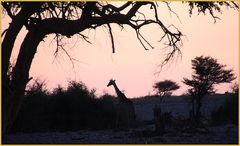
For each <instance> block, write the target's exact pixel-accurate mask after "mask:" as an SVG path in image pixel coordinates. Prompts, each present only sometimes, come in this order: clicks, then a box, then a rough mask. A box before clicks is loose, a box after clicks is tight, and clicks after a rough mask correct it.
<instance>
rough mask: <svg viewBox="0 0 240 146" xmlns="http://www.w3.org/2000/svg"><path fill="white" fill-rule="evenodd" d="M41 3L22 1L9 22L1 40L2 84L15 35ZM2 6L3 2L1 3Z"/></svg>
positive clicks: (5, 77) (5, 80)
mask: <svg viewBox="0 0 240 146" xmlns="http://www.w3.org/2000/svg"><path fill="white" fill-rule="evenodd" d="M41 5H42V3H30V2H26V3H24V5H23V7H22V9H21V10H20V12H19V13H18V14H17V15H16V16H14V18H12V22H11V23H10V25H9V27H8V29H7V31H6V34H5V37H4V39H3V42H2V81H3V85H5V84H6V83H7V82H8V80H7V71H8V66H9V61H10V57H11V54H12V50H13V46H14V43H15V40H16V38H17V35H18V34H19V32H20V30H21V29H22V27H23V25H24V24H26V22H27V20H28V19H29V17H30V16H31V15H32V14H33V13H34V12H35V11H36V10H37V9H39V8H40V7H41ZM3 7H4V4H3Z"/></svg>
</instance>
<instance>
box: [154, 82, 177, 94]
mask: <svg viewBox="0 0 240 146" xmlns="http://www.w3.org/2000/svg"><path fill="white" fill-rule="evenodd" d="M153 88H154V89H155V90H156V92H157V94H158V95H160V96H167V95H171V94H172V91H174V90H177V89H179V88H180V86H179V85H178V84H177V83H176V82H174V81H171V80H164V81H159V82H156V83H155V84H154V85H153Z"/></svg>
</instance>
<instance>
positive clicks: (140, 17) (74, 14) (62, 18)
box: [1, 1, 238, 133]
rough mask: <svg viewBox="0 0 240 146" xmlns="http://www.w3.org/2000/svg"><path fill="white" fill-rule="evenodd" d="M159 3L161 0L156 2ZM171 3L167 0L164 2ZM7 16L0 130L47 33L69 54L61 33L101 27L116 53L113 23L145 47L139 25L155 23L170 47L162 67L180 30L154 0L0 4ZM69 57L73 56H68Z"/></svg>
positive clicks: (214, 5)
mask: <svg viewBox="0 0 240 146" xmlns="http://www.w3.org/2000/svg"><path fill="white" fill-rule="evenodd" d="M159 3H160V2H159ZM162 3H164V4H166V5H167V6H168V7H169V10H170V11H171V12H172V10H171V8H170V6H169V3H168V2H162ZM188 4H189V6H190V9H189V12H190V13H191V12H192V9H193V8H194V7H196V8H197V9H198V11H199V13H200V12H203V13H205V11H206V10H208V11H209V13H210V14H211V15H212V17H213V18H214V20H215V19H216V18H217V17H215V15H214V13H213V12H214V11H215V10H217V11H221V9H220V7H221V6H222V5H225V6H227V7H231V8H238V5H237V4H236V3H235V2H188ZM1 5H2V7H3V9H4V11H5V12H6V14H7V15H8V16H9V17H10V18H11V23H10V25H9V27H8V28H7V29H6V30H5V31H3V33H2V36H3V41H2V91H3V92H2V124H3V126H2V130H3V133H5V132H6V131H8V129H9V128H10V127H11V125H12V123H13V121H14V119H15V118H16V115H17V113H18V111H19V109H20V107H21V104H22V101H23V99H22V98H23V95H24V92H25V87H26V84H27V83H28V82H29V80H30V79H31V77H29V70H30V67H31V64H32V60H33V58H34V55H35V53H36V51H37V47H38V45H39V43H40V42H41V41H43V40H44V38H45V37H47V36H48V35H49V34H55V35H56V37H55V39H56V41H57V47H56V51H55V52H56V54H57V53H58V52H59V50H60V49H62V50H63V51H64V52H65V53H66V54H67V55H68V56H69V54H68V53H67V50H65V49H64V48H63V46H62V45H61V43H60V42H61V39H62V37H63V36H64V37H67V38H70V37H72V36H73V35H79V37H81V38H82V39H83V40H85V41H87V42H89V40H88V37H87V36H85V35H84V34H82V33H81V32H82V31H84V30H87V29H96V28H98V27H101V26H104V27H106V28H108V30H109V34H110V39H111V42H112V51H113V53H114V52H115V45H114V36H113V33H112V31H113V30H112V28H113V27H112V26H111V24H113V23H114V24H117V25H119V26H120V27H122V28H124V27H125V26H130V28H132V29H133V30H135V32H136V37H137V38H138V40H139V41H140V43H141V44H142V46H143V47H144V48H145V49H146V50H147V49H148V48H153V46H152V45H151V44H150V43H149V42H148V41H147V40H146V39H145V38H144V36H143V35H142V34H141V31H140V30H141V28H142V27H144V26H148V25H150V24H155V25H157V26H159V27H160V28H161V29H162V31H163V33H164V34H163V36H160V38H159V40H160V41H164V40H165V41H167V43H166V44H167V46H169V47H170V48H171V50H170V51H169V54H168V55H167V56H166V58H165V60H164V61H163V63H162V65H164V64H165V63H167V62H168V61H169V60H170V59H171V58H172V57H173V56H174V54H175V53H176V52H179V51H180V50H179V44H181V37H182V33H181V32H180V31H179V30H178V29H175V30H173V29H170V28H169V27H166V26H165V25H164V23H163V22H162V21H161V20H160V19H159V17H158V9H157V7H158V3H156V2H133V1H132V2H124V3H123V4H122V5H120V6H116V5H113V4H110V3H108V2H83V1H81V2H66V1H65V2H1ZM142 7H146V8H149V10H150V11H153V16H152V17H151V18H148V17H146V16H145V15H144V13H141V11H140V8H142ZM23 27H25V28H26V29H27V33H26V35H25V38H24V40H23V42H22V44H21V47H20V51H19V54H18V57H17V61H16V64H15V66H14V68H13V71H12V75H11V78H9V76H8V75H7V72H8V68H9V62H10V57H11V53H12V50H13V46H14V43H15V41H16V38H17V36H18V34H19V32H20V30H21V29H22V28H23ZM69 57H70V59H71V60H73V59H72V58H71V56H69Z"/></svg>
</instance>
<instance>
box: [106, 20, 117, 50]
mask: <svg viewBox="0 0 240 146" xmlns="http://www.w3.org/2000/svg"><path fill="white" fill-rule="evenodd" d="M107 26H108V30H109V34H110V38H111V43H112V53H115V45H114V39H113V33H112V28H111V26H110V24H107Z"/></svg>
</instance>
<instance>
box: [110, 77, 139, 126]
mask: <svg viewBox="0 0 240 146" xmlns="http://www.w3.org/2000/svg"><path fill="white" fill-rule="evenodd" d="M111 85H112V86H113V87H114V89H115V91H116V94H117V96H118V103H117V106H116V107H117V118H116V125H115V126H116V127H115V128H117V129H123V128H129V127H131V126H133V124H134V122H135V109H134V104H133V102H132V101H131V100H130V99H128V98H127V97H126V96H125V95H124V94H123V93H122V92H121V91H120V90H119V88H118V87H117V85H116V83H115V80H113V79H111V80H110V81H109V83H108V85H107V87H109V86H111Z"/></svg>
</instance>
